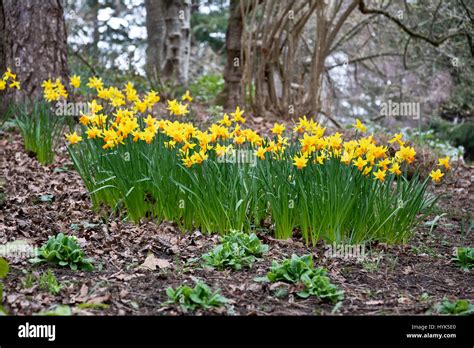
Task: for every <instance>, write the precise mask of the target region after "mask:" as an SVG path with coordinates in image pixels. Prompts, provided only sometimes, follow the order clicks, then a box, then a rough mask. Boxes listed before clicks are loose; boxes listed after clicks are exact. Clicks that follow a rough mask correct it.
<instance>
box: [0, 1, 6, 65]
mask: <svg viewBox="0 0 474 348" xmlns="http://www.w3.org/2000/svg"><path fill="white" fill-rule="evenodd" d="M4 38H5V17H4V15H3V1H2V0H0V74H2V73H3V72H4V71H5V70H6V68H5V39H4Z"/></svg>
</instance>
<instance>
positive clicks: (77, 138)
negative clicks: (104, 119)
mask: <svg viewBox="0 0 474 348" xmlns="http://www.w3.org/2000/svg"><path fill="white" fill-rule="evenodd" d="M66 139H67V140H68V141H69V143H71V145H74V144H77V143H78V142H80V141H82V137H81V136H79V135H77V133H76V132H73V133H70V134H66Z"/></svg>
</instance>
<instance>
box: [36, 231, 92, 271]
mask: <svg viewBox="0 0 474 348" xmlns="http://www.w3.org/2000/svg"><path fill="white" fill-rule="evenodd" d="M30 262H31V263H33V264H43V263H52V264H56V265H58V266H61V267H66V266H68V267H69V268H70V269H72V270H78V269H79V270H86V271H90V270H93V269H94V266H93V265H92V262H93V260H92V259H88V258H86V257H85V254H84V251H83V250H82V248H81V247H80V246H79V244H78V243H77V238H76V237H74V236H65V235H64V234H63V233H59V234H57V235H56V236H53V237H50V238H49V239H48V241H47V242H46V243H45V244H44V245H43V246H42V247H41V248H40V249H39V250H38V251H37V253H36V257H34V258H32V259H30Z"/></svg>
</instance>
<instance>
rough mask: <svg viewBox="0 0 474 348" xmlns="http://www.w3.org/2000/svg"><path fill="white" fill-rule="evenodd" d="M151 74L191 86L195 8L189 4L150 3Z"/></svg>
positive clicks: (147, 4)
mask: <svg viewBox="0 0 474 348" xmlns="http://www.w3.org/2000/svg"><path fill="white" fill-rule="evenodd" d="M145 7H146V12H147V17H146V27H147V34H148V48H147V73H148V76H149V77H152V78H153V77H155V78H161V79H163V80H164V81H171V82H172V83H174V84H180V85H183V86H187V84H188V71H189V54H190V43H191V35H190V34H191V33H190V19H191V7H190V5H189V2H188V1H186V0H146V1H145Z"/></svg>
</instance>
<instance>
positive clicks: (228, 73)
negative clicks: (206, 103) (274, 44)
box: [224, 0, 243, 109]
mask: <svg viewBox="0 0 474 348" xmlns="http://www.w3.org/2000/svg"><path fill="white" fill-rule="evenodd" d="M229 11H230V12H229V14H230V15H229V23H228V26H227V32H226V49H227V63H226V67H225V72H224V80H225V85H224V96H225V98H226V102H225V107H226V108H227V109H235V107H236V106H237V105H240V104H241V102H242V84H241V81H242V67H243V64H242V63H243V62H241V59H242V30H243V23H242V12H241V9H240V1H239V0H231V1H230V7H229Z"/></svg>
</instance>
